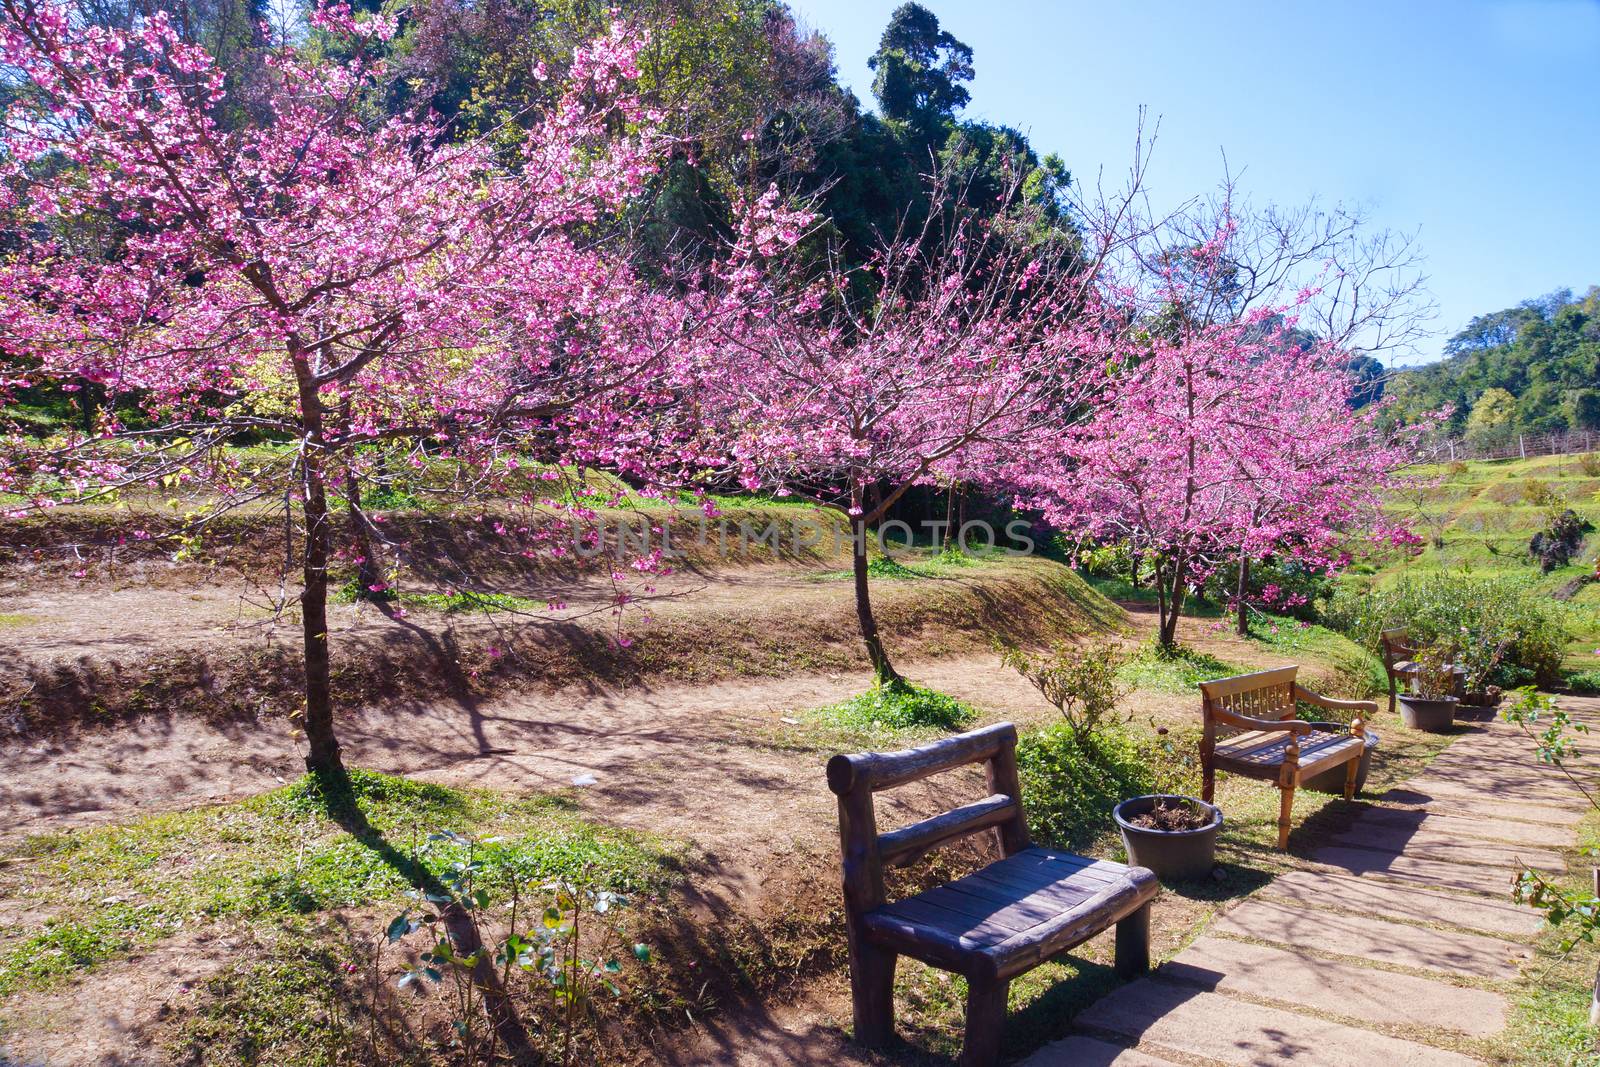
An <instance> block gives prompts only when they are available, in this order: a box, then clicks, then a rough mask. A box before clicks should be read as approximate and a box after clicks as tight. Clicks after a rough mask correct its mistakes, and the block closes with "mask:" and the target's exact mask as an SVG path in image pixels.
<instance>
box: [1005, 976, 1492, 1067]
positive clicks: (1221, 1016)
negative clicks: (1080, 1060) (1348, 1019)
mask: <svg viewBox="0 0 1600 1067" xmlns="http://www.w3.org/2000/svg"><path fill="white" fill-rule="evenodd" d="M1078 1023H1079V1024H1080V1025H1082V1026H1084V1027H1087V1028H1091V1029H1095V1030H1101V1031H1105V1032H1109V1033H1115V1034H1121V1035H1124V1036H1126V1037H1130V1038H1138V1039H1139V1040H1140V1046H1141V1048H1142V1047H1143V1046H1144V1045H1145V1044H1147V1043H1148V1044H1149V1045H1151V1046H1154V1047H1155V1049H1156V1050H1161V1049H1171V1050H1172V1051H1174V1052H1178V1053H1181V1054H1184V1055H1189V1056H1199V1057H1203V1058H1207V1059H1212V1060H1217V1061H1219V1062H1222V1063H1226V1064H1235V1065H1242V1067H1282V1065H1283V1064H1294V1065H1295V1067H1350V1065H1351V1064H1382V1065H1383V1067H1468V1065H1470V1064H1472V1063H1473V1062H1474V1061H1473V1060H1471V1059H1468V1058H1467V1057H1466V1056H1462V1055H1460V1054H1459V1053H1455V1052H1446V1051H1445V1050H1443V1049H1438V1048H1433V1047H1431V1046H1428V1045H1420V1044H1417V1043H1416V1042H1414V1041H1402V1040H1400V1039H1399V1038H1393V1037H1386V1036H1384V1035H1383V1034H1378V1033H1374V1032H1372V1031H1371V1030H1363V1029H1359V1028H1357V1027H1354V1026H1346V1025H1343V1024H1341V1023H1334V1022H1328V1021H1326V1020H1323V1019H1317V1018H1313V1017H1312V1016H1309V1015H1297V1014H1295V1013H1294V1012H1290V1011H1284V1010H1282V1009H1279V1008H1267V1007H1262V1006H1261V1005H1258V1004H1248V1003H1245V1002H1244V1001H1239V1000H1234V999H1233V998H1231V997H1227V996H1224V995H1222V994H1220V993H1206V992H1200V991H1198V990H1195V989H1193V988H1188V987H1184V986H1181V985H1177V984H1174V983H1170V982H1164V981H1161V980H1160V979H1157V978H1142V979H1140V980H1139V981H1137V982H1134V983H1133V984H1131V985H1127V986H1123V987H1122V988H1121V989H1119V990H1118V991H1117V992H1115V993H1113V994H1111V996H1109V997H1107V998H1106V999H1104V1000H1102V1001H1100V1002H1099V1003H1098V1004H1095V1005H1093V1006H1092V1007H1090V1008H1089V1009H1088V1010H1087V1011H1085V1012H1084V1013H1083V1014H1082V1015H1080V1016H1078ZM1027 1062H1028V1064H1029V1067H1073V1065H1072V1061H1071V1060H1068V1059H1030V1060H1028V1061H1027Z"/></svg>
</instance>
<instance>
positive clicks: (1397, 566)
mask: <svg viewBox="0 0 1600 1067" xmlns="http://www.w3.org/2000/svg"><path fill="white" fill-rule="evenodd" d="M1590 471H1596V472H1597V473H1590ZM1419 473H1420V474H1421V475H1422V476H1423V478H1424V479H1426V480H1427V481H1428V482H1429V483H1431V484H1428V485H1426V486H1422V487H1419V488H1416V489H1412V490H1406V491H1403V492H1400V493H1397V494H1396V496H1395V497H1394V498H1393V499H1392V500H1391V501H1390V502H1389V505H1388V508H1389V510H1390V512H1391V513H1393V514H1394V515H1395V517H1397V518H1405V519H1408V520H1410V521H1411V523H1412V524H1413V526H1414V528H1415V529H1416V531H1417V532H1418V533H1419V534H1421V535H1422V536H1423V537H1424V538H1426V543H1425V544H1424V546H1423V550H1422V552H1421V553H1420V554H1419V555H1416V556H1412V557H1409V558H1400V559H1394V558H1389V559H1386V560H1384V561H1381V562H1369V563H1366V564H1362V565H1358V566H1356V567H1355V568H1353V569H1352V571H1351V572H1350V575H1349V578H1348V580H1351V581H1361V582H1370V583H1373V584H1376V585H1383V584H1386V583H1389V582H1392V581H1394V580H1396V579H1398V578H1399V576H1400V575H1402V574H1407V573H1411V574H1414V573H1417V572H1418V571H1426V570H1443V569H1449V570H1456V571H1468V572H1470V573H1472V574H1475V575H1480V576H1483V577H1515V578H1519V579H1522V580H1525V581H1527V582H1529V583H1530V584H1531V585H1532V587H1533V588H1534V589H1535V590H1536V591H1538V592H1539V593H1541V594H1544V595H1546V596H1548V597H1550V598H1551V599H1552V600H1555V601H1557V602H1559V603H1561V604H1562V605H1563V606H1564V608H1565V612H1566V615H1567V624H1568V628H1569V630H1570V631H1571V633H1572V642H1571V644H1570V645H1569V646H1568V657H1567V664H1568V666H1569V667H1570V668H1572V669H1577V670H1587V669H1593V668H1594V667H1595V666H1596V665H1597V663H1596V657H1595V656H1594V654H1593V653H1594V649H1595V648H1596V647H1597V645H1600V583H1597V582H1592V581H1590V582H1585V581H1584V580H1583V579H1584V578H1585V577H1586V576H1589V575H1592V574H1593V573H1594V569H1595V557H1596V554H1597V552H1600V467H1597V466H1596V463H1595V461H1594V460H1592V459H1586V458H1585V457H1579V456H1545V457H1540V458H1537V459H1526V460H1483V461H1477V462H1471V463H1451V464H1444V465H1440V466H1436V467H1429V468H1422V469H1421V470H1420V471H1419ZM1552 508H1556V509H1560V508H1571V509H1572V510H1573V511H1575V512H1577V513H1578V514H1579V515H1580V516H1582V517H1583V518H1584V519H1586V520H1588V522H1589V523H1590V524H1591V526H1593V527H1595V529H1591V530H1589V531H1588V532H1587V533H1586V535H1585V537H1584V541H1583V544H1582V547H1581V548H1580V549H1579V551H1578V552H1577V554H1576V555H1575V556H1574V557H1573V561H1572V562H1571V563H1570V564H1568V565H1567V566H1565V567H1559V568H1557V569H1555V570H1553V571H1551V572H1549V573H1548V574H1546V573H1542V572H1541V571H1540V568H1539V564H1538V561H1537V560H1536V559H1535V558H1534V556H1533V554H1532V553H1531V551H1530V550H1529V542H1530V541H1531V540H1532V539H1533V536H1534V535H1535V534H1536V533H1538V532H1539V531H1540V530H1541V529H1543V527H1544V525H1545V523H1546V522H1547V520H1548V516H1549V514H1550V512H1551V509H1552Z"/></svg>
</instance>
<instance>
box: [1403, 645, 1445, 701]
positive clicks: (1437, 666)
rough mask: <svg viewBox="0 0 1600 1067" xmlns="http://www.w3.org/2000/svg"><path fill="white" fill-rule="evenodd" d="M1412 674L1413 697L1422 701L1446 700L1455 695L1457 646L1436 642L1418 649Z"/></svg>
mask: <svg viewBox="0 0 1600 1067" xmlns="http://www.w3.org/2000/svg"><path fill="white" fill-rule="evenodd" d="M1412 662H1413V663H1415V664H1416V668H1415V670H1413V671H1412V672H1411V674H1410V679H1411V695H1412V696H1415V697H1419V698H1420V699H1422V700H1445V699H1447V698H1449V697H1451V696H1454V695H1455V685H1456V674H1455V664H1456V646H1455V645H1453V644H1449V643H1447V642H1444V641H1434V642H1431V643H1429V644H1426V645H1423V646H1422V647H1421V648H1419V649H1417V651H1416V653H1415V658H1414V659H1413V660H1412Z"/></svg>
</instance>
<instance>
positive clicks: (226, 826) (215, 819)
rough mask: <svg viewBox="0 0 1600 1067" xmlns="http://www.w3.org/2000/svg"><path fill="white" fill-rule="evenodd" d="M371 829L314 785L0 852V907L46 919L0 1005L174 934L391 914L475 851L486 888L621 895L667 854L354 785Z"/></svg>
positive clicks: (23, 948)
mask: <svg viewBox="0 0 1600 1067" xmlns="http://www.w3.org/2000/svg"><path fill="white" fill-rule="evenodd" d="M351 778H352V782H353V787H354V788H353V803H354V806H355V807H356V808H357V809H358V810H359V811H360V813H361V815H362V816H363V817H364V818H365V820H366V822H367V824H368V825H369V826H370V828H371V832H370V833H363V834H361V835H359V836H357V835H352V834H351V833H349V832H347V830H346V829H344V828H343V827H342V826H341V825H340V824H339V823H338V822H337V821H336V820H335V818H334V816H333V813H334V812H337V811H338V810H339V809H338V807H337V806H336V805H330V802H329V798H327V797H326V796H324V795H323V793H322V791H321V789H320V788H319V787H318V784H317V782H316V780H315V779H311V778H309V777H308V778H303V779H300V780H299V781H297V782H295V783H293V784H291V785H288V786H285V787H283V788H282V789H278V790H274V791H273V792H270V793H266V794H263V795H261V796H258V797H254V798H251V799H249V800H245V801H242V802H239V803H236V804H227V805H222V806H219V807H212V808H204V809H200V810H196V811H189V812H179V813H175V814H165V815H154V816H150V817H149V818H145V819H141V820H138V821H136V822H133V823H128V824H125V825H120V826H112V827H104V828H98V829H91V830H81V831H66V832H61V833H53V834H42V835H35V836H32V837H28V838H26V839H24V840H23V841H21V842H20V843H18V844H15V845H13V846H11V847H9V848H8V849H6V850H5V851H4V852H0V865H3V866H4V869H5V870H6V873H7V878H6V881H5V888H4V891H3V892H4V895H5V896H8V897H11V898H13V899H14V900H15V901H17V903H19V904H20V905H22V906H23V907H24V908H25V909H26V910H30V911H33V910H37V911H43V912H45V913H47V914H50V915H51V918H49V919H48V920H46V921H45V922H43V923H40V924H38V925H37V926H36V927H35V928H33V929H31V930H23V931H21V932H20V935H19V936H17V937H15V938H14V939H13V940H12V941H11V943H10V944H9V945H8V946H7V947H6V948H4V949H0V997H4V996H6V995H8V994H9V993H11V992H12V991H14V990H16V989H18V988H23V987H38V986H41V985H47V984H49V983H50V982H52V981H54V980H56V979H59V978H61V977H63V976H65V975H69V974H71V973H73V972H75V971H78V970H81V969H83V968H85V967H90V966H93V965H95V964H97V963H101V962H103V961H105V960H108V959H113V958H115V957H117V956H120V955H122V954H124V953H126V952H127V951H129V950H131V949H132V948H134V947H136V946H139V945H145V944H150V943H153V942H155V941H159V940H160V939H161V938H163V937H165V936H167V935H168V934H170V933H172V932H173V931H175V930H177V929H179V928H180V927H181V926H182V925H184V924H186V923H192V922H196V921H207V920H214V919H218V918H223V917H229V916H237V917H243V918H247V919H248V918H263V917H273V916H278V917H282V916H286V915H295V914H315V913H320V912H326V911H329V910H332V909H337V908H344V907H354V906H359V905H363V904H368V903H372V902H377V901H387V900H395V899H399V898H400V897H401V895H402V894H403V893H404V892H405V891H406V890H407V889H409V888H411V886H412V884H413V883H412V881H411V874H412V873H413V872H416V871H420V872H424V873H425V874H426V875H430V876H437V875H439V874H440V873H442V872H444V871H445V870H446V869H447V868H448V867H449V866H450V865H451V864H452V863H455V862H458V861H459V860H461V859H463V858H464V857H465V855H466V852H467V847H466V846H463V845H461V844H457V843H455V842H452V841H437V840H435V841H430V840H429V836H430V834H431V833H432V832H433V831H437V830H442V829H449V830H454V831H457V832H459V833H461V834H466V835H470V836H472V837H475V838H489V837H497V838H499V841H498V842H495V843H488V844H484V845H483V846H481V848H480V850H479V852H478V855H479V857H480V858H481V859H482V860H483V861H484V866H485V868H486V872H487V873H486V876H485V877H486V878H488V879H489V882H490V888H491V889H492V888H493V887H494V885H495V884H496V883H503V881H504V880H505V879H510V878H518V879H522V880H524V881H547V880H550V879H555V878H582V879H584V880H589V881H595V882H599V883H603V884H605V885H607V886H608V887H610V888H614V889H618V890H626V891H630V892H636V891H639V890H641V889H645V888H648V887H650V886H653V885H655V884H657V883H660V882H663V881H664V880H665V879H666V878H667V877H668V868H669V866H670V856H669V855H668V852H667V851H666V849H665V848H664V847H663V846H662V845H660V844H658V843H655V842H653V841H652V840H650V839H648V838H644V837H640V836H638V835H633V834H627V833H622V832H619V831H611V830H606V829H602V828H599V827H597V826H595V825H593V824H590V823H588V822H585V821H583V820H582V819H580V818H578V817H577V816H576V815H575V814H573V812H572V810H571V805H570V803H569V802H567V801H564V800H562V799H561V798H555V797H543V796H541V797H531V798H508V797H504V796H501V795H500V794H497V793H493V792H490V791H487V790H458V789H451V788H447V787H445V786H439V785H429V784H426V783H421V782H414V781H410V780H408V779H404V778H394V777H389V776H386V775H381V774H375V773H371V772H364V771H355V772H352V775H351Z"/></svg>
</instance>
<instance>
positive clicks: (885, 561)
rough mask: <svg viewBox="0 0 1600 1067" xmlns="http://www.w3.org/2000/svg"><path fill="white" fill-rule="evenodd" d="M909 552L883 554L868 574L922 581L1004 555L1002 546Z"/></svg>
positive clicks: (834, 578)
mask: <svg viewBox="0 0 1600 1067" xmlns="http://www.w3.org/2000/svg"><path fill="white" fill-rule="evenodd" d="M907 551H908V553H912V554H908V555H906V556H904V557H902V558H901V559H896V558H894V557H892V556H879V557H877V558H876V559H874V560H872V561H871V562H869V563H868V564H867V575H868V576H869V577H872V578H879V579H887V580H889V581H902V582H905V581H919V580H922V579H925V578H943V577H946V576H948V575H949V574H951V573H953V572H958V571H963V570H967V569H969V568H971V567H981V566H984V565H985V564H987V563H992V562H994V561H996V560H998V559H1000V558H1002V553H1001V552H1000V551H999V550H998V549H982V550H975V551H972V552H954V551H942V552H935V553H931V554H928V555H924V556H922V557H920V558H916V557H915V556H914V553H915V551H916V550H915V549H910V550H907ZM854 577H855V572H853V571H848V570H843V571H824V572H822V573H820V574H815V575H812V580H813V581H818V582H847V581H850V580H852V579H853V578H854Z"/></svg>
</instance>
